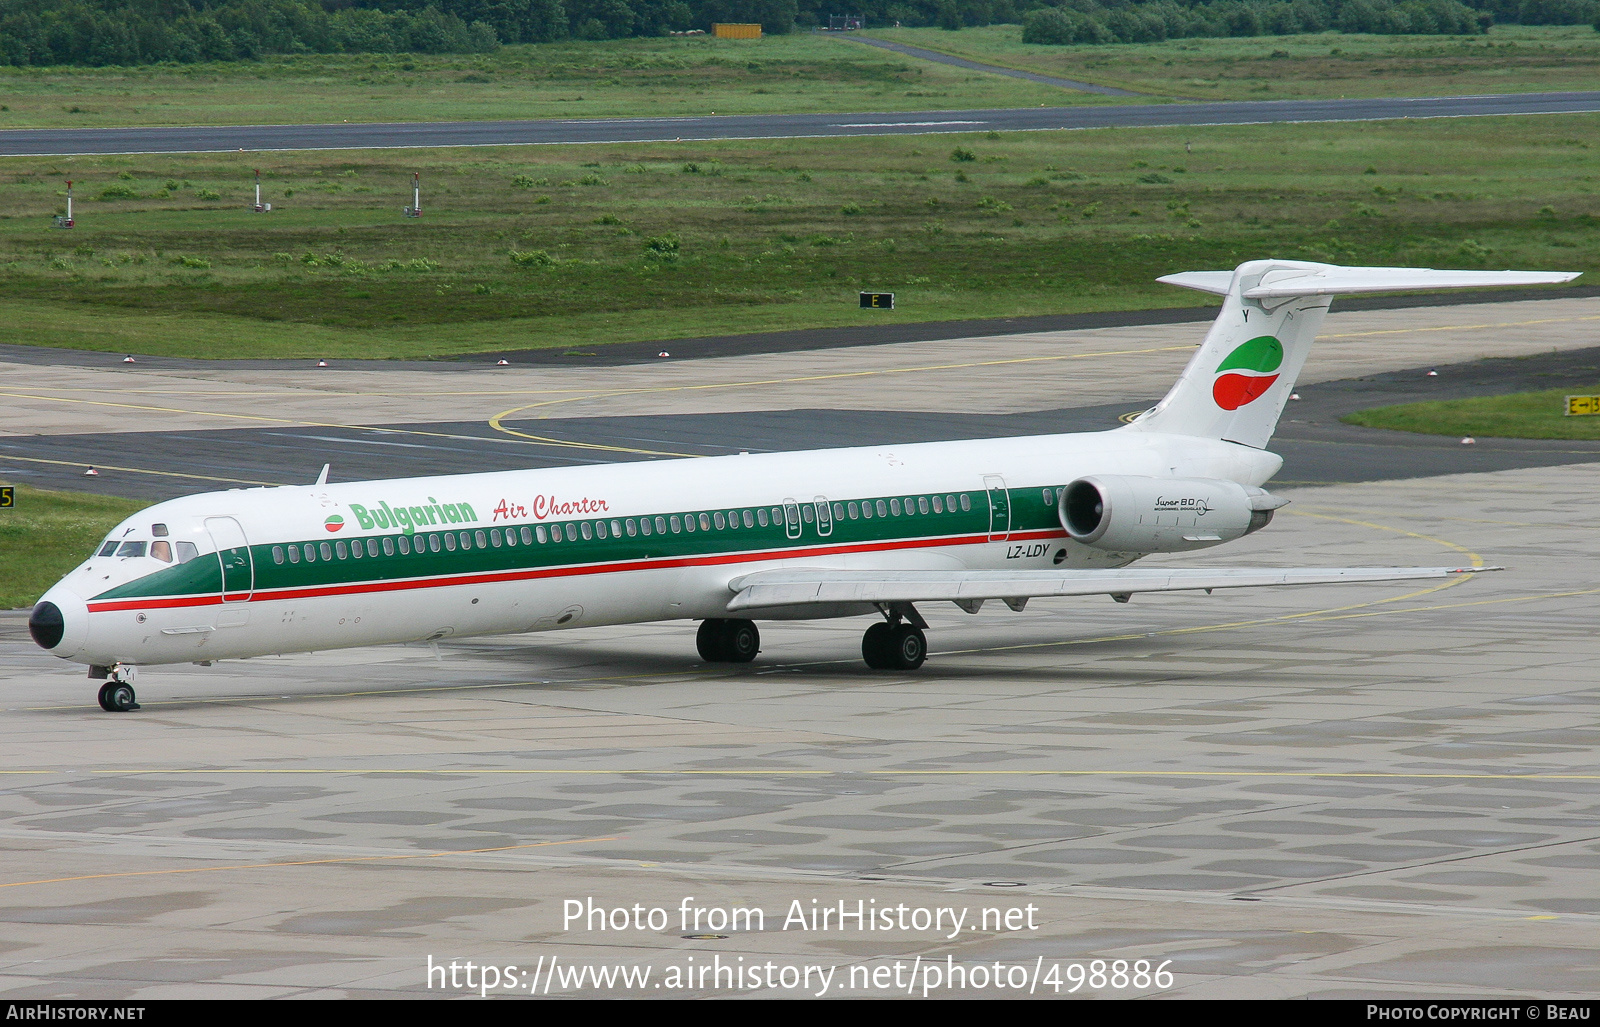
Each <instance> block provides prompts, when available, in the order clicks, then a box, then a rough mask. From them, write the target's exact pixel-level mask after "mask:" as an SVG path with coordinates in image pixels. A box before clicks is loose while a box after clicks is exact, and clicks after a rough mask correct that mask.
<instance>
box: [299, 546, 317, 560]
mask: <svg viewBox="0 0 1600 1027" xmlns="http://www.w3.org/2000/svg"><path fill="white" fill-rule="evenodd" d="M302 548H303V549H304V550H305V553H306V563H316V562H317V547H316V546H314V545H312V544H311V543H310V542H307V543H306V544H305V545H304V546H303V547H302Z"/></svg>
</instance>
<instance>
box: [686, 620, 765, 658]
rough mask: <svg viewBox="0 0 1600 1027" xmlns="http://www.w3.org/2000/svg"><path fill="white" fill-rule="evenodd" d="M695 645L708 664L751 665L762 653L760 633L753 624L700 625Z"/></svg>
mask: <svg viewBox="0 0 1600 1027" xmlns="http://www.w3.org/2000/svg"><path fill="white" fill-rule="evenodd" d="M694 644H695V647H696V648H698V649H699V650H700V658H701V659H702V660H705V661H706V662H707V663H749V662H750V661H751V660H753V659H755V658H756V653H759V652H760V651H761V632H760V631H757V630H756V625H755V622H754V621H748V620H720V619H717V618H711V619H709V620H703V621H701V622H700V631H699V633H698V634H697V635H695V639H694Z"/></svg>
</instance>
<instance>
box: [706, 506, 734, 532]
mask: <svg viewBox="0 0 1600 1027" xmlns="http://www.w3.org/2000/svg"><path fill="white" fill-rule="evenodd" d="M702 516H704V515H702ZM714 520H715V521H716V522H717V530H718V531H721V530H722V529H724V528H726V527H727V526H728V519H727V518H726V517H724V516H722V511H721V510H718V511H717V512H716V516H715V517H714Z"/></svg>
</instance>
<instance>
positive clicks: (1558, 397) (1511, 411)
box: [1343, 386, 1600, 439]
mask: <svg viewBox="0 0 1600 1027" xmlns="http://www.w3.org/2000/svg"><path fill="white" fill-rule="evenodd" d="M1596 394H1600V386H1596V387H1595V388H1593V389H1579V390H1574V389H1549V390H1546V391H1543V392H1518V393H1514V394H1512V395H1509V396H1487V397H1484V398H1481V399H1456V400H1444V401H1439V402H1432V403H1406V404H1403V405H1401V406H1392V407H1379V408H1377V409H1376V410H1360V411H1357V412H1356V413H1353V414H1349V415H1346V416H1345V417H1344V418H1343V420H1344V421H1345V423H1347V424H1359V425H1361V426H1363V427H1366V428H1390V429H1393V430H1395V431H1414V432H1421V433H1422V434H1425V435H1461V436H1467V435H1471V436H1474V437H1477V436H1480V435H1481V436H1484V437H1486V438H1502V439H1600V417H1596V416H1584V417H1568V416H1566V414H1565V410H1566V397H1567V396H1569V395H1596Z"/></svg>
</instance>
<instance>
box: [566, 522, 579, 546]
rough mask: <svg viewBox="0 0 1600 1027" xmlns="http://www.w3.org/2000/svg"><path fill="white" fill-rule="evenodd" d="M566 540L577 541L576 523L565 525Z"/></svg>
mask: <svg viewBox="0 0 1600 1027" xmlns="http://www.w3.org/2000/svg"><path fill="white" fill-rule="evenodd" d="M567 541H568V542H576V541H578V526H577V525H576V524H569V525H567Z"/></svg>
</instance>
